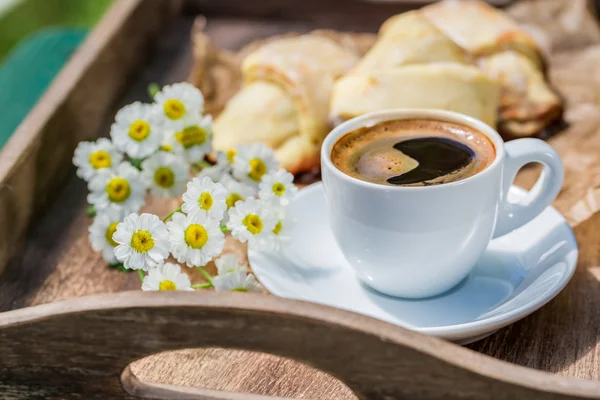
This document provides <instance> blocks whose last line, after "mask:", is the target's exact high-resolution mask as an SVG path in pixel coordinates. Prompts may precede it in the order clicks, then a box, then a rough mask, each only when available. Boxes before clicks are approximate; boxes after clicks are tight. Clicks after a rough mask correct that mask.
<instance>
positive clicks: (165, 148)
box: [160, 144, 173, 153]
mask: <svg viewBox="0 0 600 400" xmlns="http://www.w3.org/2000/svg"><path fill="white" fill-rule="evenodd" d="M160 150H161V151H166V152H167V153H170V152H172V151H173V147H172V146H171V145H170V144H163V145H162V146H160Z"/></svg>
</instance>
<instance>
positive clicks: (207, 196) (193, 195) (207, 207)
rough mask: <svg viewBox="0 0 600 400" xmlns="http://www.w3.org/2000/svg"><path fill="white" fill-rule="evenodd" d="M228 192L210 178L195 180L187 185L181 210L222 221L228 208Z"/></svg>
mask: <svg viewBox="0 0 600 400" xmlns="http://www.w3.org/2000/svg"><path fill="white" fill-rule="evenodd" d="M226 197H227V190H226V189H225V187H224V186H223V185H222V184H221V183H219V182H213V181H212V180H211V179H210V178H209V177H206V176H205V177H203V178H198V177H196V178H194V179H193V180H192V181H191V182H188V184H187V191H186V192H185V193H184V194H183V196H182V199H183V205H182V206H181V210H182V211H183V212H184V213H186V214H194V213H196V212H202V213H205V214H208V216H209V217H211V218H212V219H215V220H217V221H220V220H221V219H222V218H223V214H224V213H225V209H226V207H227V205H226V203H225V198H226Z"/></svg>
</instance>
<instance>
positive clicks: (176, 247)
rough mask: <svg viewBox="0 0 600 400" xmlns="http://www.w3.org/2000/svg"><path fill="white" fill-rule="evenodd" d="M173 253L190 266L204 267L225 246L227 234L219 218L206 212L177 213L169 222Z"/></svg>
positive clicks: (178, 259)
mask: <svg viewBox="0 0 600 400" xmlns="http://www.w3.org/2000/svg"><path fill="white" fill-rule="evenodd" d="M167 229H168V230H169V241H170V242H171V253H173V257H175V258H176V259H177V261H179V262H181V263H182V262H185V263H186V264H187V265H188V267H202V266H204V265H206V264H208V262H209V261H210V260H212V258H213V257H216V256H218V255H219V254H221V251H223V246H225V235H224V234H223V232H222V231H221V225H220V223H219V220H215V219H212V218H210V217H208V216H207V214H206V213H194V214H191V215H188V216H186V215H184V214H182V213H175V214H174V215H173V217H172V219H171V221H169V222H168V223H167Z"/></svg>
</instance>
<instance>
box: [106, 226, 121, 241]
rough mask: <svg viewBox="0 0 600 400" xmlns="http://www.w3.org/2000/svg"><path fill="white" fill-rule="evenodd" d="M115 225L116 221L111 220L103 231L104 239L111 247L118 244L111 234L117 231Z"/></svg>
mask: <svg viewBox="0 0 600 400" xmlns="http://www.w3.org/2000/svg"><path fill="white" fill-rule="evenodd" d="M117 225H119V223H118V222H113V223H112V224H110V225H109V226H108V228H106V233H105V237H106V241H107V242H108V243H109V244H110V245H111V246H113V247H114V246H117V245H118V244H119V243H117V242H115V241H114V240H113V234H114V233H115V232H116V231H117Z"/></svg>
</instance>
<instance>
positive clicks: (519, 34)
mask: <svg viewBox="0 0 600 400" xmlns="http://www.w3.org/2000/svg"><path fill="white" fill-rule="evenodd" d="M543 69H544V62H543V58H542V55H541V51H540V50H539V48H538V47H537V45H536V44H535V42H534V41H533V39H531V37H530V36H529V35H528V34H526V33H525V32H524V31H522V30H521V29H520V28H519V27H518V25H517V24H516V23H515V22H513V21H512V20H511V19H510V18H508V16H506V14H504V12H502V11H500V10H497V9H495V8H494V7H492V6H490V5H488V4H486V3H485V2H482V1H478V0H477V1H475V0H445V1H441V2H439V3H436V4H433V5H430V6H427V7H424V8H422V9H421V10H417V11H411V12H407V13H403V14H400V15H396V16H394V17H391V18H390V19H388V20H387V21H386V22H385V23H384V24H383V25H382V26H381V28H380V31H379V34H378V38H377V42H376V43H375V45H374V46H373V48H372V49H371V50H370V51H369V52H368V53H367V54H366V55H365V57H364V58H363V59H362V60H360V62H359V63H358V64H357V65H356V67H354V68H353V69H352V70H351V71H349V72H348V74H346V75H345V76H344V77H342V78H341V79H340V80H338V82H337V83H336V85H335V87H334V89H333V93H332V100H331V118H332V119H333V120H334V121H340V120H345V119H349V118H352V117H355V116H357V115H361V114H364V113H367V112H370V111H376V110H380V109H385V108H399V107H409V108H422V107H426V108H441V109H447V110H452V111H457V112H460V113H463V114H466V115H470V116H472V117H475V118H478V119H480V120H482V121H484V122H486V123H487V124H489V125H491V126H493V127H496V126H497V127H498V129H499V130H500V132H501V133H502V134H503V136H505V137H518V136H531V135H534V134H536V133H539V132H540V131H541V130H543V129H544V128H545V127H546V126H548V125H549V124H550V123H551V122H552V121H553V120H554V119H556V118H557V117H558V116H559V115H560V113H561V103H560V99H559V98H558V96H557V95H556V94H555V93H554V92H553V91H552V89H551V88H550V87H549V85H548V84H547V82H546V80H545V77H544V72H543Z"/></svg>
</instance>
